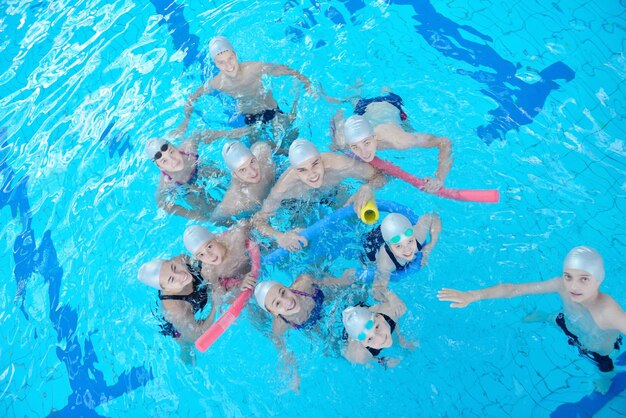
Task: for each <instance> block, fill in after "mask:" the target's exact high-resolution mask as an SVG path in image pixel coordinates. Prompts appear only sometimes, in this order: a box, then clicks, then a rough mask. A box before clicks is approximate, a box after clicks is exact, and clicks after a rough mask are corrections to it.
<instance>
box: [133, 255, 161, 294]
mask: <svg viewBox="0 0 626 418" xmlns="http://www.w3.org/2000/svg"><path fill="white" fill-rule="evenodd" d="M163 263H165V260H162V259H160V258H155V259H154V260H151V261H148V262H147V263H145V264H144V265H142V266H141V267H140V268H139V272H138V273H137V278H138V279H139V281H140V282H141V283H143V284H145V285H147V286H150V287H154V288H155V289H159V290H161V284H160V283H159V275H160V274H161V267H163Z"/></svg>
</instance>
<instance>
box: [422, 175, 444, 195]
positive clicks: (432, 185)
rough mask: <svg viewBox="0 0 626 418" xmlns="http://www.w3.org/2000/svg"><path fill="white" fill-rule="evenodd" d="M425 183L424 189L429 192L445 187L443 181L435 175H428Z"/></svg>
mask: <svg viewBox="0 0 626 418" xmlns="http://www.w3.org/2000/svg"><path fill="white" fill-rule="evenodd" d="M424 180H425V184H424V187H423V189H424V191H425V192H427V193H435V192H436V191H437V190H439V189H441V188H442V187H443V181H441V180H439V179H437V178H435V177H426V178H425V179H424Z"/></svg>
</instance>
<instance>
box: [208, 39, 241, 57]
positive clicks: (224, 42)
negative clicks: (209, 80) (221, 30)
mask: <svg viewBox="0 0 626 418" xmlns="http://www.w3.org/2000/svg"><path fill="white" fill-rule="evenodd" d="M224 51H233V52H235V50H234V49H233V46H232V45H231V44H230V42H228V39H226V38H224V37H223V36H216V37H215V38H213V39H211V41H210V42H209V54H210V55H211V58H212V59H213V60H215V57H217V56H218V55H219V54H221V53H222V52H224Z"/></svg>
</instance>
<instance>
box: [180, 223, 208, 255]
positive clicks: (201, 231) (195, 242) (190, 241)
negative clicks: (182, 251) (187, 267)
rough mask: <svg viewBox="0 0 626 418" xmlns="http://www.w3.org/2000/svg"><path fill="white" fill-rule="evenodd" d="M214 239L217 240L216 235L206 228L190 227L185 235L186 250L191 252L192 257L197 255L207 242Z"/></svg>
mask: <svg viewBox="0 0 626 418" xmlns="http://www.w3.org/2000/svg"><path fill="white" fill-rule="evenodd" d="M213 238H215V234H213V233H212V232H209V231H207V230H206V228H203V227H201V226H200V225H191V226H188V227H187V229H185V233H184V234H183V242H184V243H185V248H187V251H189V252H190V253H191V254H192V255H195V254H196V253H197V252H198V250H199V249H200V247H202V245H203V244H204V243H205V242H207V241H210V240H212V239H213Z"/></svg>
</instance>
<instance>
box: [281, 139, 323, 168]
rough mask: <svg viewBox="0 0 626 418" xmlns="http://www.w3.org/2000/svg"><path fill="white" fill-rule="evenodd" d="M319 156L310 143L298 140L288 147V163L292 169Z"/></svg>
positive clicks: (315, 148)
mask: <svg viewBox="0 0 626 418" xmlns="http://www.w3.org/2000/svg"><path fill="white" fill-rule="evenodd" d="M320 155H321V154H320V152H319V151H318V150H317V147H316V146H315V145H313V143H312V142H311V141H307V140H306V139H302V138H298V139H296V140H295V141H293V142H292V143H291V146H290V147H289V162H290V163H291V165H292V166H293V167H297V166H299V165H300V164H302V163H303V162H305V161H308V160H310V159H311V158H317V157H319V156H320Z"/></svg>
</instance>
